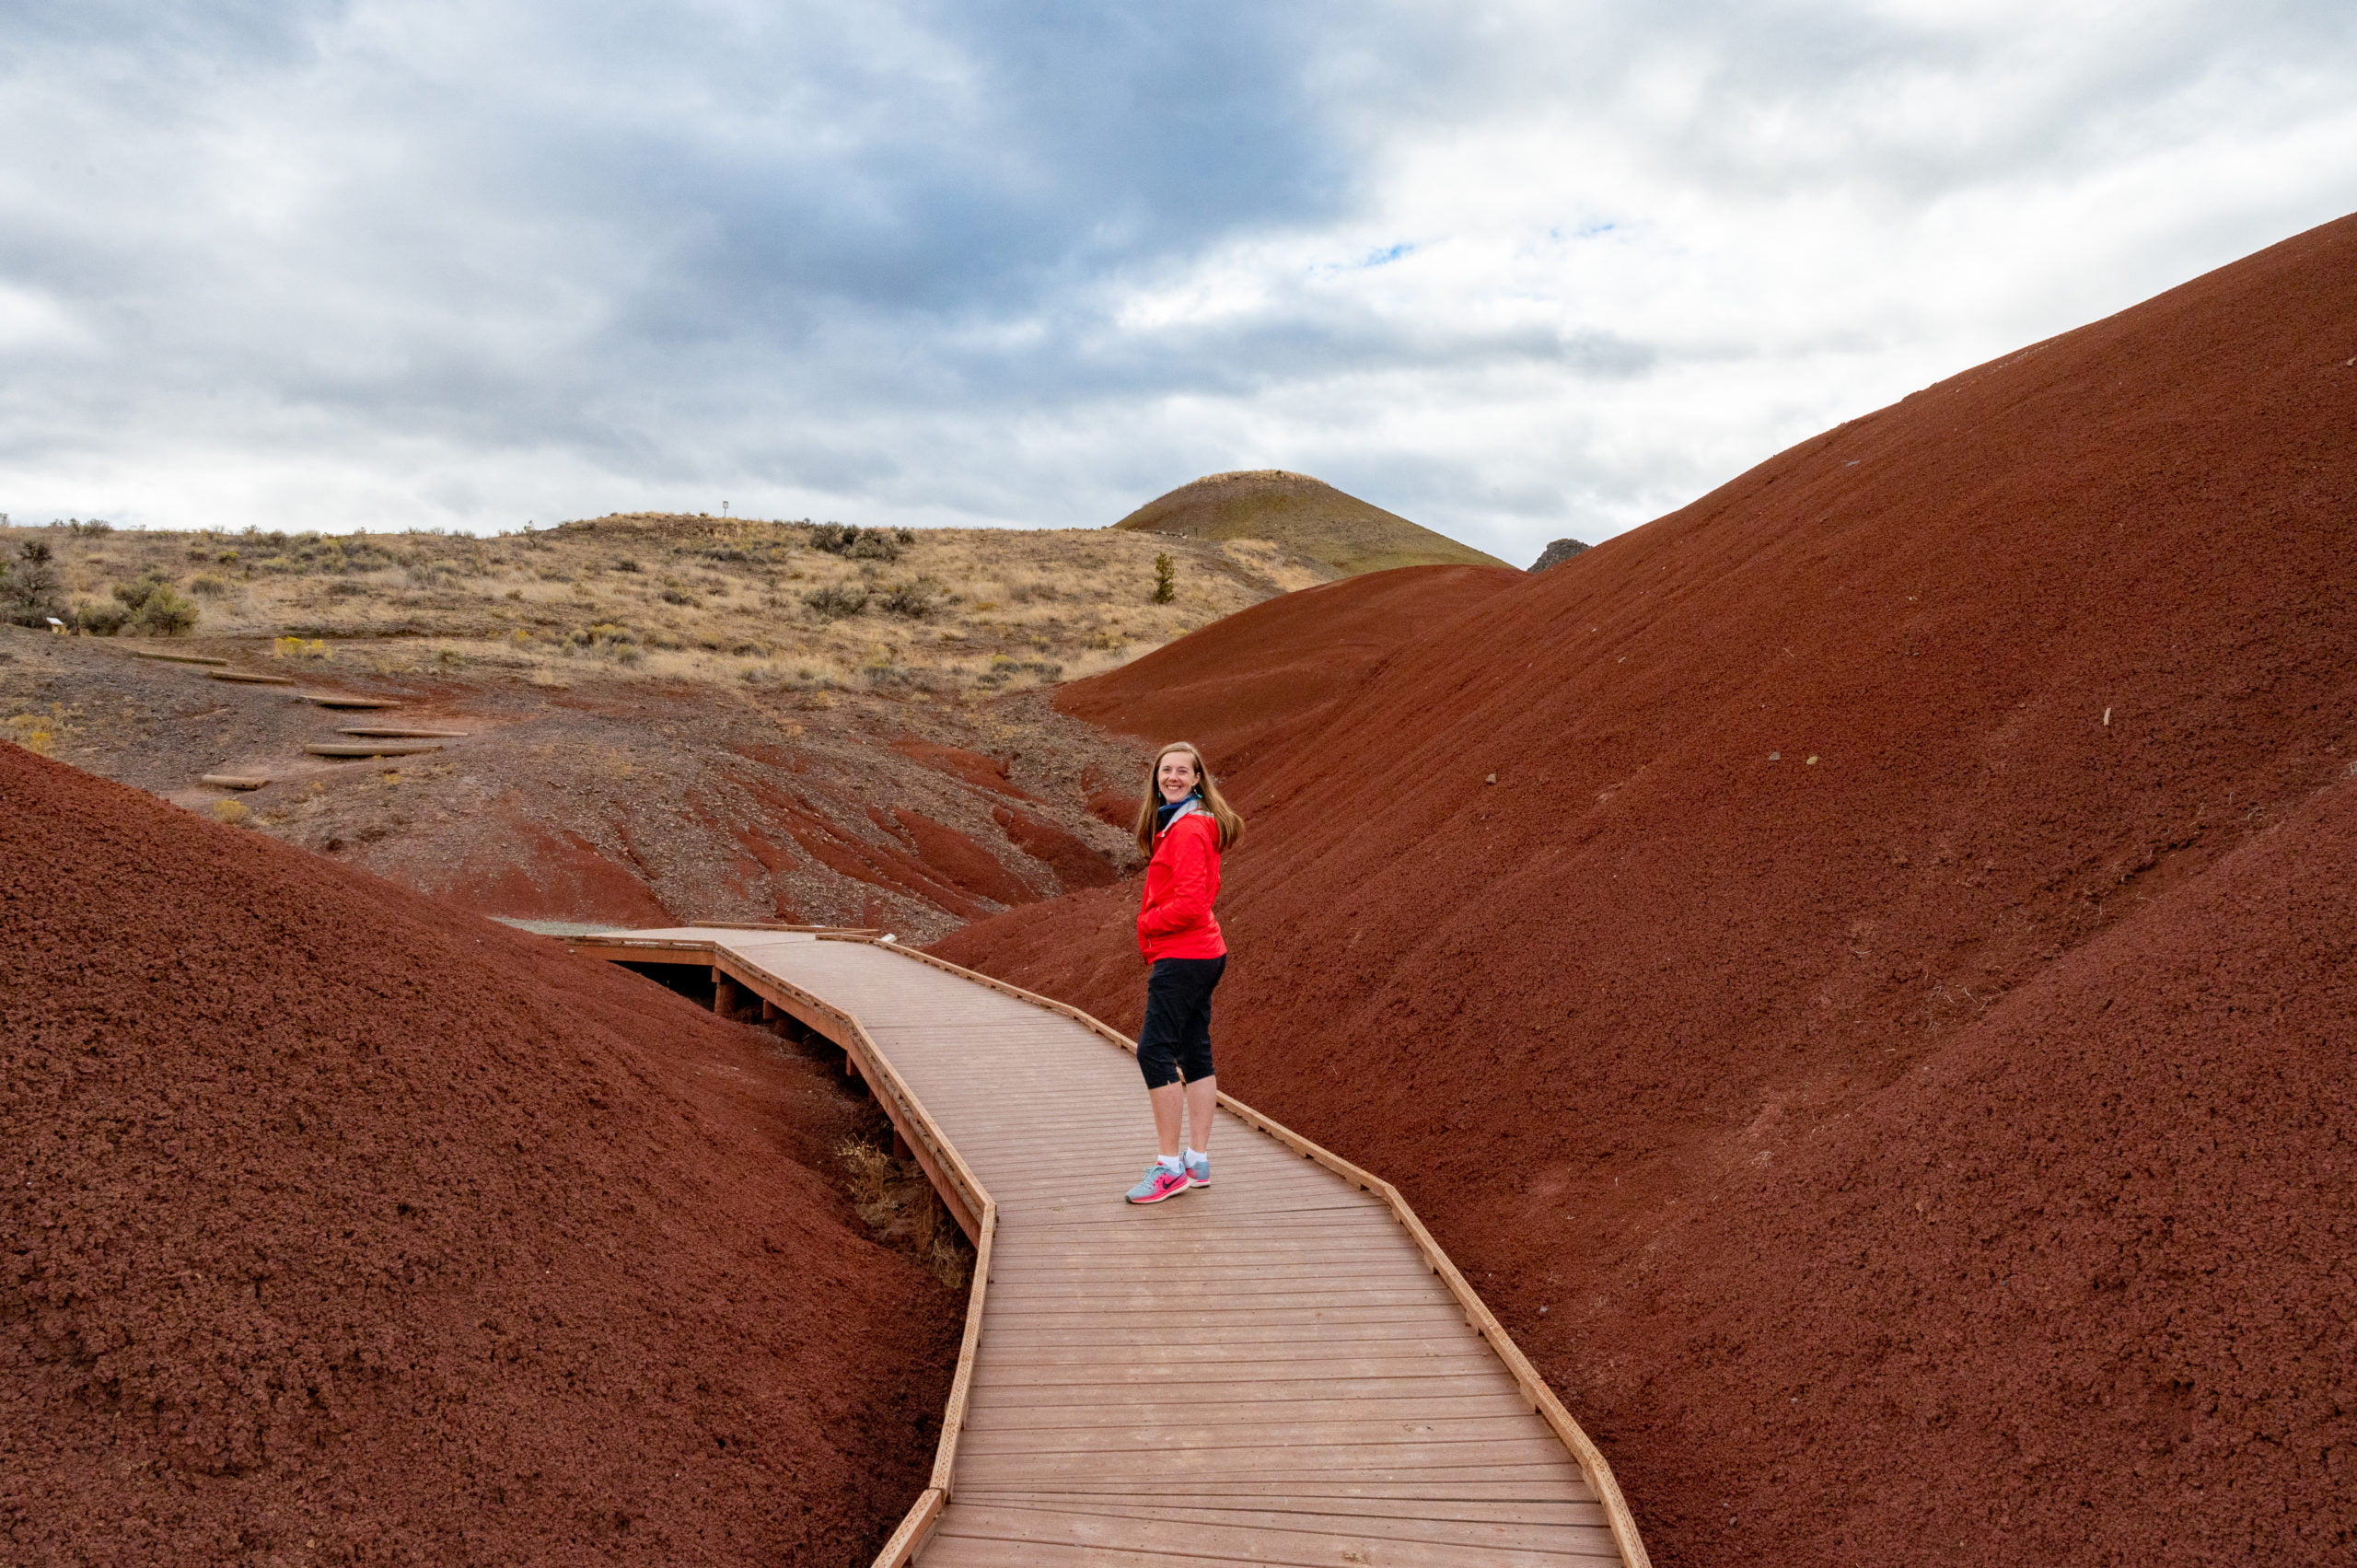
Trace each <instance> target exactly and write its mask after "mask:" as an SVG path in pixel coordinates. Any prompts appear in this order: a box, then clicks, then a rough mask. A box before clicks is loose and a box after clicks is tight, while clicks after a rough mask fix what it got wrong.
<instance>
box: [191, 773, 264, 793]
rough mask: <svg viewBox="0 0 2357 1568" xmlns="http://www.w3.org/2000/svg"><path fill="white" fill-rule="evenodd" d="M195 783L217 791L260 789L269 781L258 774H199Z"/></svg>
mask: <svg viewBox="0 0 2357 1568" xmlns="http://www.w3.org/2000/svg"><path fill="white" fill-rule="evenodd" d="M196 782H197V783H199V784H212V785H213V786H215V788H217V789H260V788H261V787H262V786H263V785H264V784H268V783H270V780H269V779H267V778H265V777H263V776H262V775H261V774H260V773H199V774H198V775H197V780H196Z"/></svg>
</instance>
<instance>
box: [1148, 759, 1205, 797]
mask: <svg viewBox="0 0 2357 1568" xmlns="http://www.w3.org/2000/svg"><path fill="white" fill-rule="evenodd" d="M1154 782H1155V786H1156V787H1157V788H1159V789H1160V790H1161V791H1162V798H1163V799H1164V800H1166V801H1175V800H1184V799H1186V798H1187V797H1188V796H1190V795H1192V794H1194V793H1195V760H1194V758H1192V757H1190V756H1189V755H1188V754H1187V753H1186V752H1184V751H1165V752H1164V753H1163V754H1162V761H1159V762H1156V763H1155V765H1154Z"/></svg>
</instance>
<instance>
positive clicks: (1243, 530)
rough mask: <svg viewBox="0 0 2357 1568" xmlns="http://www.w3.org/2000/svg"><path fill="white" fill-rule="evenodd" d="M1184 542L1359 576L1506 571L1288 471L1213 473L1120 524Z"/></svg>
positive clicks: (1430, 532) (1465, 546) (1443, 537)
mask: <svg viewBox="0 0 2357 1568" xmlns="http://www.w3.org/2000/svg"><path fill="white" fill-rule="evenodd" d="M1113 526H1114V527H1115V528H1128V529H1130V530H1132V532H1138V533H1158V534H1172V535H1176V536H1177V537H1179V538H1181V539H1193V540H1231V539H1264V540H1272V541H1273V542H1275V543H1277V544H1281V545H1283V546H1284V548H1286V549H1287V550H1290V551H1292V552H1294V553H1295V554H1297V555H1306V556H1307V557H1308V558H1309V559H1311V560H1313V561H1319V562H1323V563H1326V564H1327V565H1329V566H1331V567H1333V568H1334V569H1335V570H1336V571H1338V572H1340V573H1341V574H1342V575H1344V576H1353V575H1357V574H1358V573H1361V572H1380V571H1384V570H1386V569H1387V568H1389V567H1393V566H1435V565H1446V566H1504V565H1506V564H1507V563H1505V562H1504V561H1501V560H1499V559H1498V558H1497V557H1496V556H1494V555H1485V554H1483V553H1482V552H1480V551H1478V550H1476V549H1474V548H1473V547H1472V546H1471V545H1469V544H1459V543H1458V542H1457V540H1453V539H1451V538H1449V537H1448V536H1447V535H1446V534H1441V533H1434V531H1433V530H1432V529H1430V528H1422V527H1420V526H1418V525H1417V524H1415V523H1411V522H1410V521H1409V520H1408V519H1407V518H1405V517H1399V516H1397V515H1396V514H1393V513H1390V512H1387V511H1385V510H1384V509H1383V508H1382V507H1380V506H1376V505H1370V504H1369V503H1367V502H1364V501H1362V500H1360V499H1359V498H1358V497H1357V496H1355V495H1347V494H1343V493H1342V492H1341V491H1339V490H1337V489H1335V488H1334V487H1333V486H1332V485H1330V484H1328V483H1326V482H1324V481H1322V480H1316V479H1312V478H1310V477H1309V476H1308V475H1307V474H1306V473H1287V472H1286V471H1285V470H1283V469H1256V470H1247V471H1244V472H1239V473H1214V474H1208V475H1206V476H1204V477H1203V478H1202V479H1199V480H1196V481H1194V482H1192V483H1190V484H1182V485H1180V486H1179V488H1178V489H1176V490H1174V491H1172V492H1170V493H1169V494H1167V495H1162V496H1158V497H1156V498H1155V499H1154V500H1152V501H1149V502H1147V503H1146V504H1145V505H1143V506H1141V507H1139V508H1138V509H1137V510H1136V511H1134V512H1132V513H1131V514H1130V515H1129V516H1128V517H1123V518H1122V519H1121V520H1120V522H1118V523H1116V524H1114V525H1113Z"/></svg>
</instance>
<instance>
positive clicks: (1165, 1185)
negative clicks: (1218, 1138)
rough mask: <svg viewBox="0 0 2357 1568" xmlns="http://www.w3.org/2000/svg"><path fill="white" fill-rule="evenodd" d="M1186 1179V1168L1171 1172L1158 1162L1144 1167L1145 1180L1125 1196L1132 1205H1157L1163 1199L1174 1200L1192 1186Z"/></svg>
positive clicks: (1182, 1167) (1181, 1167)
mask: <svg viewBox="0 0 2357 1568" xmlns="http://www.w3.org/2000/svg"><path fill="white" fill-rule="evenodd" d="M1192 1185H1193V1183H1192V1182H1190V1180H1188V1179H1187V1167H1185V1166H1183V1165H1182V1166H1180V1167H1179V1168H1178V1169H1176V1170H1173V1169H1171V1168H1170V1167H1168V1166H1167V1165H1164V1164H1163V1163H1162V1162H1161V1161H1160V1160H1156V1161H1155V1162H1154V1164H1152V1165H1150V1166H1148V1167H1146V1171H1145V1179H1144V1180H1143V1181H1141V1182H1139V1183H1138V1184H1137V1185H1136V1186H1135V1187H1132V1188H1131V1189H1130V1191H1129V1192H1128V1193H1127V1196H1128V1198H1129V1200H1130V1202H1132V1203H1159V1202H1162V1201H1163V1200H1164V1199H1165V1198H1175V1197H1177V1196H1178V1195H1179V1193H1181V1192H1184V1191H1187V1189H1188V1188H1189V1187H1190V1186H1192Z"/></svg>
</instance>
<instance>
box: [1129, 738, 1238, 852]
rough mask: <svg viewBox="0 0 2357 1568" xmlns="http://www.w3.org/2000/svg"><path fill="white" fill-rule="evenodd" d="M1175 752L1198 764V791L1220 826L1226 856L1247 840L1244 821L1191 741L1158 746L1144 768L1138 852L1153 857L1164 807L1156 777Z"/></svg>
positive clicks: (1206, 807)
mask: <svg viewBox="0 0 2357 1568" xmlns="http://www.w3.org/2000/svg"><path fill="white" fill-rule="evenodd" d="M1173 751H1184V752H1185V753H1186V754H1187V756H1188V758H1189V759H1190V761H1193V763H1194V764H1195V788H1196V790H1197V791H1198V792H1199V793H1201V794H1202V797H1203V807H1204V809H1205V810H1207V811H1209V812H1210V813H1211V814H1212V820H1213V821H1214V822H1216V823H1218V824H1219V847H1220V849H1221V851H1222V853H1225V851H1226V849H1227V848H1228V846H1229V845H1231V844H1233V843H1234V842H1236V841H1237V840H1238V839H1240V838H1242V837H1243V836H1244V819H1243V818H1241V817H1238V816H1237V814H1236V807H1233V806H1230V805H1229V804H1228V803H1227V801H1226V799H1225V797H1224V796H1221V794H1220V792H1219V785H1218V784H1216V783H1214V782H1213V778H1212V771H1211V770H1210V769H1209V768H1206V767H1205V766H1203V754H1202V752H1201V751H1199V750H1197V749H1195V743H1194V742H1193V741H1191V740H1174V741H1172V742H1171V743H1170V744H1169V745H1167V746H1157V747H1155V749H1154V755H1153V756H1152V757H1151V758H1149V759H1147V761H1146V765H1145V798H1144V800H1142V801H1140V802H1138V830H1137V831H1138V849H1139V851H1140V852H1141V853H1143V854H1153V853H1154V814H1155V810H1156V809H1157V808H1159V807H1161V805H1162V791H1161V789H1160V787H1159V786H1158V784H1157V783H1156V777H1155V776H1156V775H1157V774H1159V773H1160V772H1162V760H1163V759H1164V758H1165V757H1167V756H1169V755H1170V754H1171V753H1172V752H1173Z"/></svg>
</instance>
